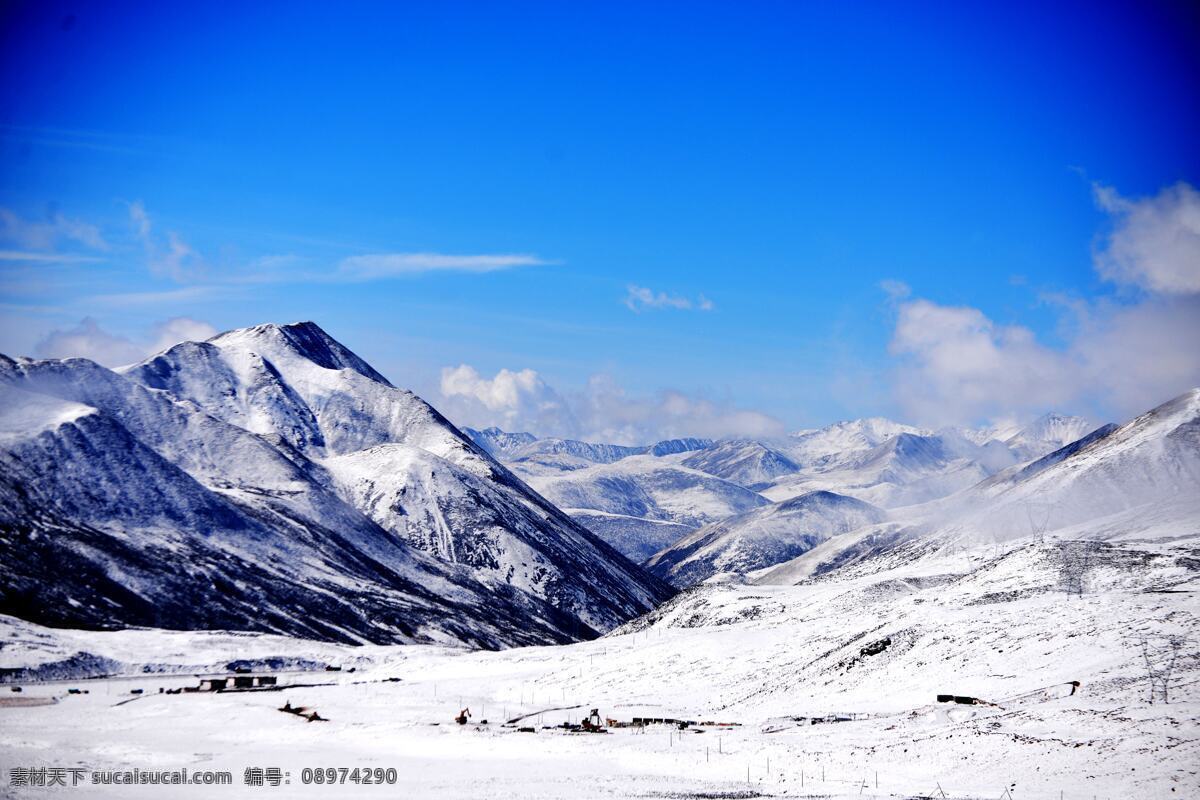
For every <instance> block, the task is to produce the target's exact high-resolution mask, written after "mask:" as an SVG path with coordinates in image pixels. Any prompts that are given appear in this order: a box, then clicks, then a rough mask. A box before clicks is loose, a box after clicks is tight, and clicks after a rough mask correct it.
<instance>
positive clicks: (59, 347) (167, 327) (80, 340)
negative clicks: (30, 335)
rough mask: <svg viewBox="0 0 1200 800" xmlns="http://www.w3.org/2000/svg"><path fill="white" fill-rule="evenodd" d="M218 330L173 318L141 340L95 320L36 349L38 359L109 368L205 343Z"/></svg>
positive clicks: (46, 340) (48, 337)
mask: <svg viewBox="0 0 1200 800" xmlns="http://www.w3.org/2000/svg"><path fill="white" fill-rule="evenodd" d="M216 333H217V329H216V328H214V327H213V326H212V325H209V324H208V323H207V322H202V321H200V320H196V319H192V318H191V317H172V318H171V319H168V320H164V321H162V322H158V323H155V324H154V325H153V326H151V328H150V330H149V331H148V332H147V335H144V336H142V337H140V338H139V339H138V340H134V339H129V338H126V337H124V336H120V335H118V334H114V333H111V332H109V331H106V330H105V329H104V328H102V327H100V323H98V322H97V321H96V320H95V319H94V318H92V317H84V318H83V319H81V320H80V321H79V324H78V325H76V326H75V327H73V328H68V329H66V330H55V331H51V332H50V333H49V334H47V335H46V336H45V337H44V338H43V339H42V340H41V341H40V342H38V343H37V345H36V346H35V347H34V354H35V355H36V356H38V357H39V358H89V359H91V360H92V361H95V362H96V363H98V364H103V365H105V366H108V367H116V366H121V365H123V364H132V363H135V362H137V361H141V360H142V359H143V358H145V357H146V356H149V355H152V354H154V353H157V352H160V351H162V350H165V349H167V348H168V347H171V346H172V345H175V344H178V343H179V342H183V341H201V342H202V341H204V340H205V339H208V338H210V337H211V336H214V335H215V334H216Z"/></svg>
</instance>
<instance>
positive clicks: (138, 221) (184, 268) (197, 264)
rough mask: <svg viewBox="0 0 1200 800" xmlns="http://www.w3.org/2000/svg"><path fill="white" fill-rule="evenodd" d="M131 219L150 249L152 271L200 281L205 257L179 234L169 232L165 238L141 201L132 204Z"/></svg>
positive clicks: (146, 249) (134, 230)
mask: <svg viewBox="0 0 1200 800" xmlns="http://www.w3.org/2000/svg"><path fill="white" fill-rule="evenodd" d="M129 222H130V224H131V225H132V226H133V232H134V235H135V236H136V237H137V238H138V240H139V241H140V242H141V243H142V248H143V249H144V250H145V252H146V260H147V263H148V264H149V266H150V271H151V272H153V273H154V274H155V275H162V276H166V277H169V278H171V279H172V280H174V281H176V282H178V283H186V282H188V281H193V280H196V279H197V278H198V277H200V275H201V274H202V273H203V272H204V266H205V265H204V260H203V259H202V258H201V257H200V254H199V253H198V252H196V250H195V249H194V248H193V247H192V246H191V245H189V244H188V243H187V242H185V241H184V240H183V238H182V237H181V236H180V235H179V234H178V233H176V232H175V231H167V233H166V236H165V237H164V236H159V235H157V234H156V233H155V230H154V225H153V223H152V222H151V220H150V214H149V213H148V212H147V211H146V206H145V204H144V203H143V202H142V201H141V200H134V201H133V202H132V203H130V204H129Z"/></svg>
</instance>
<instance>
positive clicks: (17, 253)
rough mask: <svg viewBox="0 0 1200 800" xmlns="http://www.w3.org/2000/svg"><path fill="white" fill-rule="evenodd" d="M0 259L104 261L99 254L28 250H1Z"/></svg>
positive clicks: (67, 262)
mask: <svg viewBox="0 0 1200 800" xmlns="http://www.w3.org/2000/svg"><path fill="white" fill-rule="evenodd" d="M0 261H20V262H26V263H41V264H91V263H95V262H97V261H104V259H103V258H99V257H97V256H82V255H78V254H76V253H37V252H30V251H28V250H0Z"/></svg>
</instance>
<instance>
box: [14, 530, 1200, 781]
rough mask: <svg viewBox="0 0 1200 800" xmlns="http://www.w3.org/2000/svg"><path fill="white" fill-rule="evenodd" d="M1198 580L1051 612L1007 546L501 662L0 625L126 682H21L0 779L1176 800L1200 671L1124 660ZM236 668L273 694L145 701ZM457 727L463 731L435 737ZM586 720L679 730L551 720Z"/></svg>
mask: <svg viewBox="0 0 1200 800" xmlns="http://www.w3.org/2000/svg"><path fill="white" fill-rule="evenodd" d="M881 566H882V565H881ZM1198 578H1200V552H1197V551H1196V550H1195V548H1194V547H1191V546H1180V545H1163V544H1151V543H1137V544H1133V543H1130V544H1123V545H1121V546H1119V547H1117V548H1114V549H1113V550H1111V551H1109V552H1107V553H1106V554H1105V556H1104V561H1103V563H1102V564H1097V565H1096V568H1095V569H1094V570H1093V572H1092V574H1091V577H1090V582H1089V586H1088V587H1087V588H1086V590H1085V593H1084V595H1083V596H1082V597H1068V596H1067V595H1066V594H1065V593H1064V592H1063V591H1061V590H1060V588H1059V586H1058V568H1057V566H1056V562H1055V550H1054V548H1053V547H1052V546H1049V545H1042V546H1038V545H1036V544H1034V543H1026V544H1021V545H1016V546H1013V547H1012V549H1008V550H1005V551H1003V552H1000V553H996V552H994V551H992V550H988V549H977V550H966V551H957V552H953V553H948V552H947V553H932V554H928V555H926V556H924V557H921V558H918V559H914V560H907V561H904V562H902V563H895V564H888V565H886V566H882V568H880V569H878V571H875V572H864V573H863V574H860V575H856V576H854V577H853V578H834V577H832V576H831V577H829V578H827V579H824V580H818V581H812V582H808V583H805V584H803V585H800V586H778V585H774V586H756V585H750V584H742V583H725V584H714V585H706V586H700V587H697V588H696V589H693V590H690V591H688V592H686V593H684V594H682V595H680V596H679V597H678V598H676V599H675V600H673V601H671V602H670V603H668V604H667V605H666V606H664V607H663V608H661V609H659V610H658V611H656V612H655V613H654V614H652V615H650V616H648V617H645V618H642V619H640V620H638V621H637V622H635V623H632V624H630V625H628V626H626V627H624V628H622V629H619V630H617V631H615V632H613V633H612V634H610V635H608V636H607V637H604V638H602V639H599V640H596V641H592V642H583V643H578V644H572V645H566V646H558V647H532V648H517V649H512V650H506V651H501V652H481V651H471V650H461V649H449V648H434V647H429V646H391V647H387V646H374V645H366V646H361V647H348V646H345V645H336V644H324V643H319V642H310V641H303V640H298V639H289V638H285V637H277V636H266V635H260V634H253V635H246V634H242V635H230V634H222V633H175V632H165V631H152V630H132V631H123V632H111V633H84V632H71V631H56V630H50V629H44V628H39V627H36V626H32V625H30V624H28V623H23V622H19V621H16V620H12V619H6V620H5V621H4V625H3V628H0V642H3V643H4V647H3V649H0V664H2V665H3V667H5V668H11V667H14V666H16V665H18V664H20V665H28V666H32V665H37V664H40V665H41V667H42V672H41V674H42V675H44V676H45V677H54V676H56V675H57V676H62V677H63V678H66V676H68V675H70V673H71V670H79V669H80V665H82V664H85V663H86V664H89V665H91V667H90V668H91V669H93V670H97V671H102V672H104V673H110V674H116V675H121V676H123V677H121V678H108V679H91V680H88V679H83V678H82V677H80V678H72V679H65V680H59V681H57V682H52V683H36V684H35V683H24V684H23V686H24V692H23V693H22V694H21V695H19V696H20V697H23V698H35V697H38V698H40V697H53V698H55V699H56V702H55V703H54V704H52V705H44V706H33V707H2V708H0V714H3V715H4V716H3V719H4V725H3V726H2V727H0V751H2V752H3V753H4V760H5V766H6V767H7V766H13V765H24V764H52V765H61V766H83V767H86V768H88V769H89V770H90V769H93V768H103V769H116V768H128V769H132V768H134V767H137V768H139V769H142V770H151V769H178V768H181V767H185V766H186V767H189V768H190V769H192V770H193V771H194V770H199V769H210V770H227V771H230V772H232V773H233V776H234V779H235V782H236V783H237V784H239V785H240V784H241V781H242V779H243V775H244V770H245V769H246V768H247V767H255V766H257V767H278V768H280V769H281V770H283V771H284V773H286V774H287V776H288V779H289V780H290V781H291V784H290V786H287V787H286V788H281V789H280V790H277V793H278V794H279V795H280V796H296V797H304V796H334V797H357V796H361V794H362V793H363V792H365V791H368V789H367V788H366V787H362V786H358V785H354V784H346V785H341V786H332V787H331V786H320V787H318V786H304V785H302V784H301V780H302V773H303V770H304V769H305V768H312V767H329V766H333V767H338V766H349V767H382V768H387V767H392V768H395V769H396V770H397V774H398V775H399V788H400V791H401V793H402V794H405V795H407V796H419V797H514V798H515V797H562V796H568V795H569V796H574V797H664V796H666V797H749V796H798V797H847V798H848V797H864V796H865V797H941V796H942V794H941V793H940V792H941V791H944V792H945V796H946V797H950V798H980V797H1000V796H1003V794H1004V792H1005V791H1006V790H1007V791H1008V792H1009V795H1010V796H1012V797H1025V798H1037V799H1038V800H1042V799H1044V800H1050V798H1057V797H1059V796H1060V792H1061V793H1062V796H1063V797H1064V798H1071V797H1075V798H1084V797H1091V796H1093V795H1096V796H1097V797H1133V796H1136V797H1189V796H1195V794H1196V792H1197V791H1200V775H1198V770H1200V767H1198V759H1200V729H1198V723H1197V715H1198V712H1200V664H1198V663H1197V660H1196V658H1195V655H1194V649H1193V650H1189V651H1187V652H1185V653H1183V654H1182V655H1181V657H1180V659H1179V662H1178V663H1177V664H1176V667H1175V671H1174V674H1173V677H1172V679H1171V684H1170V687H1169V688H1170V702H1169V703H1166V704H1164V703H1161V702H1160V703H1157V704H1154V705H1150V704H1149V703H1148V702H1147V697H1148V692H1149V691H1150V685H1149V682H1148V678H1147V675H1146V668H1145V665H1144V664H1143V663H1142V659H1143V655H1142V652H1141V649H1140V648H1141V642H1142V640H1143V639H1145V640H1146V641H1147V642H1148V646H1149V647H1150V648H1152V650H1151V652H1152V656H1153V657H1154V658H1162V657H1164V656H1165V655H1166V654H1167V653H1168V652H1169V650H1168V648H1167V647H1166V646H1165V643H1166V642H1167V641H1168V637H1170V636H1174V635H1182V636H1186V637H1188V638H1189V640H1190V641H1194V640H1195V636H1196V634H1197V633H1200V630H1198V628H1197V626H1198V624H1200V620H1197V616H1196V607H1195V601H1194V594H1193V593H1194V592H1195V591H1196V590H1197V589H1200V586H1198V585H1197V582H1198ZM80 653H87V654H90V656H92V657H93V658H83V657H80V656H79V655H77V654H80ZM72 656H74V657H75V658H74V664H73V665H70V664H68V665H64V668H63V669H62V670H58V671H56V670H55V668H54V664H55V662H62V661H64V660H66V659H70V658H71V657H72ZM235 664H244V665H247V666H252V667H254V668H255V670H256V671H267V672H270V673H271V674H274V675H277V676H278V678H279V681H280V684H281V685H282V686H283V687H284V688H282V689H280V690H279V691H270V692H242V693H238V692H226V693H194V694H179V695H176V694H165V693H164V694H159V693H158V691H159V688H160V687H162V688H173V687H181V686H195V685H196V684H197V683H198V678H197V677H194V674H195V675H200V674H226V673H227V672H228V671H229V668H230V667H231V666H233V665H235ZM326 665H330V666H338V667H341V671H340V672H327V671H325V666H326ZM303 668H307V670H309V671H301V669H303ZM351 668H354V670H355V671H354V672H352V673H351V672H349V671H348V670H349V669H351ZM13 677H16V676H10V679H12V678H13ZM1075 681H1077V682H1078V685H1077V686H1075V685H1074V684H1073V683H1072V682H1075ZM289 686H291V687H293V688H288V687H289ZM71 688H82V689H87V690H88V694H80V695H71V694H67V691H68V689H71ZM136 689H140V690H143V691H144V692H145V693H144V694H141V695H132V694H130V692H131V691H133V690H136ZM939 694H951V695H957V696H968V697H973V698H979V699H980V700H982V701H985V703H986V704H983V705H979V704H972V705H962V704H958V703H953V702H951V703H939V702H937V695H939ZM14 696H15V695H14ZM285 704H290V705H291V706H304V707H308V708H312V709H316V710H317V711H318V712H319V714H320V715H321V716H322V717H324V718H326V719H327V720H328V721H327V722H319V723H309V722H306V721H305V720H303V719H297V718H296V717H295V716H294V715H290V714H283V713H279V711H277V710H276V709H278V708H280V707H282V706H284V705H285ZM464 707H466V708H470V709H471V711H472V714H473V716H472V719H471V720H470V723H469V724H467V725H463V726H459V725H456V724H454V722H453V717H454V716H455V715H456V714H457V713H458V711H459V709H460V708H464ZM592 708H598V709H599V711H600V713H601V715H602V716H604V717H608V718H612V719H614V720H620V721H626V722H627V721H631V720H632V719H633V718H634V717H643V718H646V717H648V718H674V719H681V720H693V721H695V722H696V723H698V724H695V725H691V726H688V727H687V728H685V729H682V730H681V729H679V728H678V727H676V726H671V725H661V724H651V725H647V726H643V727H611V726H610V727H609V732H608V733H606V734H588V733H572V732H568V731H565V730H562V729H558V728H555V727H554V726H558V725H560V724H561V723H563V722H573V723H578V722H579V720H580V719H581V717H583V716H586V715H587V713H588V712H589V711H590V709H592ZM81 717H82V718H85V719H87V721H88V722H87V724H86V725H80V724H78V722H77V721H78V720H79V719H80V718H81ZM518 718H522V719H518ZM813 718H817V719H818V720H821V721H820V724H813V722H812V719H813ZM826 718H828V721H825V720H826ZM484 719H486V720H487V724H486V725H484V724H482V720H484ZM843 719H844V720H845V721H840V720H843ZM506 720H517V721H515V722H513V723H512V724H509V725H505V724H503V723H504V722H505V721H506ZM835 720H839V721H835ZM703 723H725V724H728V726H726V725H720V726H718V725H705V724H703ZM734 723H736V726H735V725H733V724H734ZM522 727H531V728H533V729H534V731H533V732H524V731H521V730H520V728H522ZM87 788H88V790H89V792H88V793H89V794H92V795H94V796H97V797H129V796H139V795H138V794H137V790H136V789H129V788H122V787H112V786H109V787H103V786H93V787H87ZM376 788H377V789H378V787H376ZM19 796H24V795H19ZM28 796H40V793H39V792H37V791H36V790H30V791H29V792H28ZM146 796H150V794H149V793H148V792H147V793H146ZM178 796H197V797H200V796H214V797H216V796H221V790H220V789H213V788H209V787H184V788H183V789H182V790H180V793H179V795H178Z"/></svg>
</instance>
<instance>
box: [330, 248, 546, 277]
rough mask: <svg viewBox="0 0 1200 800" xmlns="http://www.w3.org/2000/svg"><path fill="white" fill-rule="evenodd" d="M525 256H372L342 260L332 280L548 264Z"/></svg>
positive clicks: (482, 270) (411, 254)
mask: <svg viewBox="0 0 1200 800" xmlns="http://www.w3.org/2000/svg"><path fill="white" fill-rule="evenodd" d="M551 263H553V262H550V261H545V260H543V259H541V258H538V257H537V256H535V255H531V254H528V253H507V254H499V255H450V254H446V253H373V254H368V255H361V256H350V257H348V258H344V259H342V260H341V262H340V263H339V264H338V268H337V273H336V275H335V276H334V277H337V278H341V279H344V280H360V281H366V280H376V279H380V278H394V277H399V276H403V275H417V274H420V273H423V272H447V271H452V272H496V271H498V270H505V269H514V268H516V267H536V266H544V265H547V264H551Z"/></svg>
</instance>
